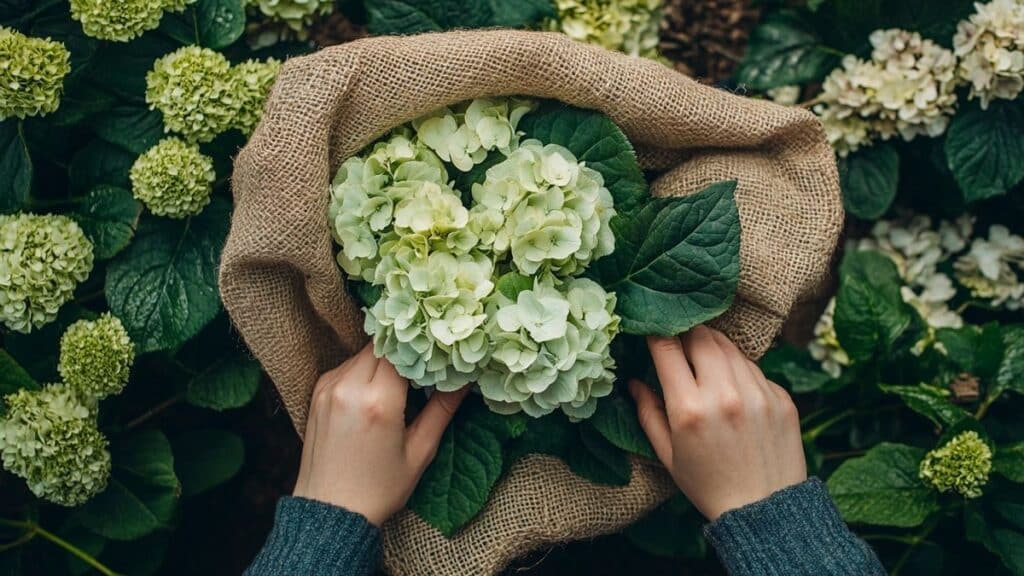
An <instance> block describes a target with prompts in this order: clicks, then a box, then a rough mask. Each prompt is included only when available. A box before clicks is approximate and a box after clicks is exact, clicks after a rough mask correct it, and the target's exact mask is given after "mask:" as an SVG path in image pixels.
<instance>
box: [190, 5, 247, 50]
mask: <svg viewBox="0 0 1024 576" xmlns="http://www.w3.org/2000/svg"><path fill="white" fill-rule="evenodd" d="M194 10H195V17H196V23H197V28H196V29H197V30H198V31H199V43H200V44H201V45H202V46H205V47H207V48H213V49H214V50H219V49H221V48H225V47H227V46H230V45H231V44H234V43H235V41H236V40H238V39H239V38H241V37H242V34H243V33H245V2H244V1H243V0H199V1H198V3H196V5H195V8H194Z"/></svg>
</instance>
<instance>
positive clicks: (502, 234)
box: [328, 98, 619, 418]
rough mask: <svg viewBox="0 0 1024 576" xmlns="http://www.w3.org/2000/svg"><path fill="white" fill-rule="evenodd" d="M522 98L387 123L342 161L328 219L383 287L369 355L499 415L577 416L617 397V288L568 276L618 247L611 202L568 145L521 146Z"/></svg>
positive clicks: (365, 272)
mask: <svg viewBox="0 0 1024 576" xmlns="http://www.w3.org/2000/svg"><path fill="white" fill-rule="evenodd" d="M532 107H533V104H532V103H531V102H526V101H523V100H518V99H514V98H509V99H500V100H499V99H479V100H474V101H472V102H469V103H464V104H462V105H459V106H455V107H452V108H445V109H442V110H439V111H437V112H435V113H432V114H429V115H427V116H424V117H423V118H420V119H418V120H415V121H413V122H412V123H411V124H410V125H407V126H403V127H400V128H398V129H396V130H394V131H393V132H392V133H391V134H390V135H389V136H387V137H386V138H385V139H383V140H381V141H379V142H377V143H376V144H374V145H373V147H372V148H371V149H370V150H368V151H367V152H366V153H364V154H363V155H361V156H357V157H354V158H350V159H348V160H347V161H345V162H344V163H343V164H342V166H341V168H340V169H339V171H338V173H337V175H336V177H335V179H334V182H333V183H332V185H331V202H330V208H329V211H328V218H329V222H330V226H331V229H332V231H333V234H334V238H335V241H336V242H337V243H338V244H339V245H340V250H339V252H338V255H337V259H338V264H339V265H340V266H341V268H342V269H343V270H344V271H345V273H346V274H347V275H348V276H349V277H350V278H352V279H354V280H359V281H363V282H368V283H370V284H372V285H374V286H377V287H379V288H380V289H381V296H380V298H379V299H378V300H377V301H376V303H374V304H373V305H372V306H371V307H370V308H369V309H368V310H367V311H366V321H365V329H366V332H367V333H368V334H370V335H372V336H373V339H374V349H375V352H376V354H377V355H378V356H384V357H386V358H387V359H388V360H390V361H391V362H392V363H393V364H394V365H395V367H396V369H397V370H398V372H399V373H400V374H402V375H403V376H405V377H406V378H409V379H410V380H411V381H412V382H413V384H414V385H416V386H433V387H436V388H437V389H438V390H456V389H459V388H462V387H464V386H466V385H468V384H470V383H473V382H478V383H479V385H480V390H481V392H482V394H483V396H484V398H485V400H486V401H487V403H488V404H489V405H490V406H491V408H492V409H493V410H495V411H497V412H502V413H512V412H518V411H520V410H522V411H524V412H526V413H527V414H529V415H531V416H541V415H543V414H548V413H551V412H552V411H554V410H558V409H561V410H562V411H563V412H564V413H566V414H568V415H569V416H570V417H571V418H586V417H589V416H590V415H591V414H593V412H594V410H595V409H596V401H597V398H599V397H602V396H606V395H608V394H610V393H611V390H612V383H613V381H614V374H613V372H612V370H613V368H614V362H613V360H612V358H611V356H610V352H609V344H610V342H611V340H612V338H614V337H615V335H616V334H617V332H618V325H619V319H618V317H617V316H615V314H614V312H613V311H614V308H615V296H614V295H613V294H609V293H607V292H605V291H604V289H603V288H602V287H601V286H600V285H598V284H597V283H595V282H593V281H590V280H585V279H580V278H576V277H575V276H577V275H579V274H580V273H582V272H583V271H584V269H585V267H586V265H587V264H588V263H589V262H591V261H592V260H594V259H596V258H599V257H601V256H603V255H606V254H609V253H611V252H612V250H613V249H614V237H613V236H612V235H611V231H610V229H609V228H608V222H609V220H610V219H611V218H612V216H614V214H615V210H614V208H613V206H612V199H611V194H610V193H609V192H608V190H607V188H605V187H604V181H603V178H602V176H601V174H600V173H598V172H596V171H595V170H593V169H591V168H589V167H587V166H585V165H584V163H582V162H579V161H578V160H577V159H576V157H575V156H574V155H573V154H572V153H571V152H570V151H569V150H567V149H565V148H563V147H561V146H554V145H547V146H545V145H544V144H542V143H541V142H539V141H536V140H526V141H524V142H521V143H520V142H519V140H520V134H519V133H518V132H517V129H516V126H517V124H518V122H519V119H520V118H521V117H522V116H523V115H524V114H526V113H527V112H529V110H531V109H532ZM489 154H492V155H493V154H498V155H500V156H498V157H497V158H498V159H500V161H498V162H496V163H495V164H494V165H493V166H491V167H490V168H489V169H488V170H487V171H486V172H485V173H484V175H483V179H482V181H478V182H477V183H475V184H474V185H473V186H472V190H471V194H462V193H461V192H460V191H458V190H455V189H454V187H453V184H452V183H451V182H450V181H449V172H448V170H449V168H451V169H454V170H458V171H469V170H471V169H472V168H473V167H474V166H475V165H477V164H479V163H481V162H483V161H484V159H485V158H487V157H488V155H489ZM463 198H466V199H467V201H469V200H470V199H471V201H470V203H469V207H468V208H467V206H466V205H464V204H463ZM503 279H504V280H507V281H503ZM509 286H515V287H516V288H510V287H509Z"/></svg>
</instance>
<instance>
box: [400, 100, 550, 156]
mask: <svg viewBox="0 0 1024 576" xmlns="http://www.w3.org/2000/svg"><path fill="white" fill-rule="evenodd" d="M534 106H535V103H534V102H533V101H530V100H520V99H514V98H507V99H488V98H478V99H476V100H473V101H472V102H470V103H468V104H462V105H459V106H455V107H454V108H447V107H446V108H442V109H440V110H437V111H435V112H433V113H431V114H428V115H427V116H424V117H423V118H420V119H418V120H415V121H413V127H414V128H415V130H416V135H417V137H418V138H419V140H420V142H422V143H423V144H425V145H426V146H427V147H429V148H430V149H431V150H433V151H434V152H436V153H437V155H438V156H440V157H441V159H442V160H444V161H445V162H451V163H452V164H454V165H455V167H456V168H458V169H459V170H461V171H462V172H468V171H469V170H471V169H472V168H473V166H474V165H476V164H479V163H481V162H483V161H484V158H486V157H487V153H488V152H490V151H491V150H499V151H501V152H503V153H505V154H508V153H509V152H510V151H511V149H512V148H514V147H515V146H516V145H517V144H518V142H519V133H518V132H516V127H517V126H518V125H519V120H520V119H521V118H522V117H523V115H525V114H526V113H527V112H529V111H530V110H532V109H533V108H534Z"/></svg>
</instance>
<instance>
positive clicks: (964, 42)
mask: <svg viewBox="0 0 1024 576" xmlns="http://www.w3.org/2000/svg"><path fill="white" fill-rule="evenodd" d="M974 9H975V13H974V14H972V15H971V16H970V18H968V19H967V20H964V21H961V22H960V23H959V24H958V25H957V30H956V35H955V36H954V37H953V50H954V52H955V53H956V55H957V56H958V57H959V58H960V66H959V68H958V69H957V73H958V75H959V77H960V79H962V80H963V81H964V82H965V83H966V84H968V85H969V86H970V88H971V92H970V97H971V98H977V99H979V100H980V101H981V107H982V108H987V107H988V105H989V103H990V102H991V101H992V100H995V99H997V98H1002V99H1006V100H1013V99H1015V98H1017V96H1018V95H1020V93H1021V91H1024V1H1022V0H992V1H991V2H988V3H985V4H982V3H976V4H975V5H974Z"/></svg>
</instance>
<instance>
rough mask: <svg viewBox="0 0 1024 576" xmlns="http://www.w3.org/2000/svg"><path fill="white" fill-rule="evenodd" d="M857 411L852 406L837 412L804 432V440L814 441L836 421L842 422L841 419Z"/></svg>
mask: <svg viewBox="0 0 1024 576" xmlns="http://www.w3.org/2000/svg"><path fill="white" fill-rule="evenodd" d="M855 412H856V411H855V410H854V409H852V408H850V409H848V410H843V411H842V412H840V413H839V414H836V415H835V416H833V417H831V418H829V419H828V420H825V421H824V422H822V423H821V424H818V425H817V426H815V427H814V428H811V429H810V430H808V431H806V432H804V433H803V441H804V442H813V441H814V440H815V439H816V438H817V437H818V436H820V435H821V434H822V433H823V432H824V431H826V430H828V429H829V428H831V427H832V426H833V425H835V424H836V423H838V422H841V421H843V420H845V419H846V418H849V417H850V416H853V415H854V413H855Z"/></svg>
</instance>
